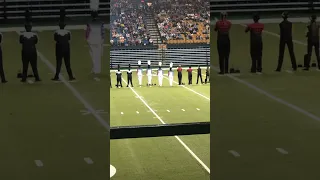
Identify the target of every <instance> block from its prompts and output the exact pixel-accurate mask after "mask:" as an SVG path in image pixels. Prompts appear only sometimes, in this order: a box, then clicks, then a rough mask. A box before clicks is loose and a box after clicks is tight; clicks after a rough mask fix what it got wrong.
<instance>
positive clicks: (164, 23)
mask: <svg viewBox="0 0 320 180" xmlns="http://www.w3.org/2000/svg"><path fill="white" fill-rule="evenodd" d="M172 2H173V3H171V4H170V3H163V4H161V3H158V4H156V7H155V8H154V12H155V15H156V22H157V25H158V28H159V31H160V35H161V38H162V40H164V41H166V42H168V43H207V42H209V39H210V8H209V7H210V4H209V1H207V0H178V1H172Z"/></svg>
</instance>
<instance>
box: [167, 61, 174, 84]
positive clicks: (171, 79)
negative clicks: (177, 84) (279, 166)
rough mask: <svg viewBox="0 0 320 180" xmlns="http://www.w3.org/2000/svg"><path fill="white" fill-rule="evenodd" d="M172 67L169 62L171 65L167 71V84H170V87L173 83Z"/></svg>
mask: <svg viewBox="0 0 320 180" xmlns="http://www.w3.org/2000/svg"><path fill="white" fill-rule="evenodd" d="M172 66H173V63H172V62H171V63H170V69H169V71H168V76H169V84H170V86H172V83H173V70H172Z"/></svg>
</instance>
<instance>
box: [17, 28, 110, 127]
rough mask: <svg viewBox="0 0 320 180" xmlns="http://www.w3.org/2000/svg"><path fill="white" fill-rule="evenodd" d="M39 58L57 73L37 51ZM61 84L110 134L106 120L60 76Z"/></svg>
mask: <svg viewBox="0 0 320 180" xmlns="http://www.w3.org/2000/svg"><path fill="white" fill-rule="evenodd" d="M17 33H18V35H19V34H20V33H19V32H17ZM37 53H38V56H39V57H40V60H41V61H42V62H43V63H45V64H46V65H47V66H48V68H49V69H50V70H51V71H52V72H53V73H55V71H56V70H55V67H54V66H53V65H52V64H51V63H50V61H49V60H48V59H47V58H46V57H45V56H44V55H43V54H42V53H41V52H40V51H37ZM59 78H60V80H61V82H63V84H64V85H65V86H67V88H69V90H70V91H71V92H72V94H73V95H74V96H75V97H76V98H77V99H78V100H79V101H80V102H81V103H82V104H83V105H84V107H85V108H86V109H88V111H89V112H91V114H92V115H93V116H94V117H95V119H96V120H97V121H98V122H99V123H100V124H101V125H102V126H103V127H104V128H105V129H106V130H107V131H108V132H110V126H109V124H108V123H107V121H106V120H104V119H103V118H102V117H101V116H100V115H99V114H98V113H97V112H96V111H95V109H94V108H93V107H92V106H91V105H90V104H89V103H88V102H87V101H86V100H85V99H84V98H83V97H82V96H81V94H80V93H79V92H78V91H77V90H76V89H75V88H74V87H73V86H72V85H71V84H70V82H68V81H67V80H66V79H65V78H64V77H63V76H61V75H60V76H59Z"/></svg>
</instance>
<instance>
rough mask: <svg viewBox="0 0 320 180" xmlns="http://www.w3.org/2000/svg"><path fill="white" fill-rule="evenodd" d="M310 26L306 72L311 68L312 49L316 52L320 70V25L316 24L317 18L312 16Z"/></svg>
mask: <svg viewBox="0 0 320 180" xmlns="http://www.w3.org/2000/svg"><path fill="white" fill-rule="evenodd" d="M310 19H311V21H310V24H309V25H308V26H307V28H308V33H307V35H306V36H307V38H308V56H307V62H306V68H305V69H304V70H306V71H308V70H309V68H310V61H311V54H312V47H314V51H315V53H316V57H317V61H318V68H319V69H320V57H319V29H320V24H319V23H318V22H316V19H317V16H316V15H312V16H311V18H310Z"/></svg>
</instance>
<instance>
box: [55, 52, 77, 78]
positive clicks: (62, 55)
mask: <svg viewBox="0 0 320 180" xmlns="http://www.w3.org/2000/svg"><path fill="white" fill-rule="evenodd" d="M62 60H64V64H65V66H66V70H67V72H68V75H69V79H72V78H73V74H72V70H71V63H70V50H69V49H68V50H59V49H56V75H55V76H54V78H55V79H58V78H59V74H60V71H61V66H62Z"/></svg>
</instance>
